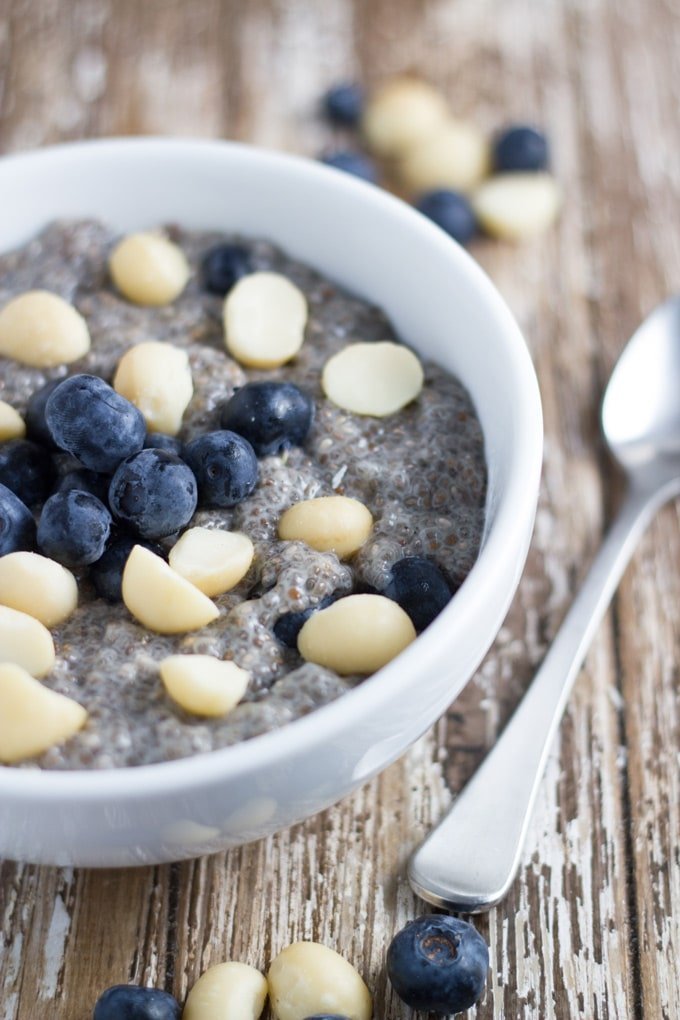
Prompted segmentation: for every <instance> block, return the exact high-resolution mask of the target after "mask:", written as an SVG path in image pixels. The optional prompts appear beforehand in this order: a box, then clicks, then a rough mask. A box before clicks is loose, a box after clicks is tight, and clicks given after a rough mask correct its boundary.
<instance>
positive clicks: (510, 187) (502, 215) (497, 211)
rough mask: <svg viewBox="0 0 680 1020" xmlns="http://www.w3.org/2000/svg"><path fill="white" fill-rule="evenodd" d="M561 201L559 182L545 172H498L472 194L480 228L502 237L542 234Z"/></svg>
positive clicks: (517, 237)
mask: <svg viewBox="0 0 680 1020" xmlns="http://www.w3.org/2000/svg"><path fill="white" fill-rule="evenodd" d="M561 203H562V193H561V190H560V186H559V184H558V183H557V181H556V180H555V178H554V177H552V176H551V175H550V174H545V173H507V174H498V175H497V176H496V177H491V178H490V179H489V180H488V181H487V182H486V183H485V184H482V186H481V187H480V188H479V189H478V190H477V191H476V192H475V194H474V195H473V196H472V207H473V209H474V211H475V215H476V216H477V219H478V220H479V223H480V225H481V226H482V228H483V229H484V230H485V231H486V233H487V234H490V235H491V236H492V237H499V238H502V239H503V240H505V241H523V240H524V239H525V238H527V237H534V236H536V235H537V234H542V233H543V232H544V231H545V230H547V229H548V227H550V226H552V224H553V223H554V222H555V219H556V218H557V214H558V212H559V210H560V205H561Z"/></svg>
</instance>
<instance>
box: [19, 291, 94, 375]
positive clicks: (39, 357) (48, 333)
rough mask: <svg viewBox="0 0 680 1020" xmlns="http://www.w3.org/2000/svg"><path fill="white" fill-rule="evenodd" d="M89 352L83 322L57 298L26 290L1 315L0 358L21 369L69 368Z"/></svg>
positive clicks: (85, 327) (83, 320)
mask: <svg viewBox="0 0 680 1020" xmlns="http://www.w3.org/2000/svg"><path fill="white" fill-rule="evenodd" d="M89 349H90V331H89V329H88V328H87V323H86V322H85V319H84V318H83V317H82V315H81V314H80V313H79V312H77V311H76V310H75V308H74V307H73V306H72V305H70V304H69V303H68V301H64V299H63V298H61V297H59V295H58V294H52V293H50V291H47V290H29V291H26V292H25V293H24V294H19V296H18V297H15V298H12V300H11V301H9V302H8V303H7V304H6V305H5V307H4V308H3V309H2V310H1V311H0V354H1V355H3V356H4V357H6V358H13V359H14V360H15V361H19V362H21V364H22V365H32V366H33V367H35V368H52V367H54V366H55V365H68V364H69V363H70V362H71V361H77V360H78V358H82V357H83V355H85V354H87V352H88V351H89Z"/></svg>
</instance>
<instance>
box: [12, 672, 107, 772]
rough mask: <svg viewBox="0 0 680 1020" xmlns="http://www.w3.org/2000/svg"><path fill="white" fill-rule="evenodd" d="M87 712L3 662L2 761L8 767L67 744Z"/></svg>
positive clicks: (82, 724) (83, 723)
mask: <svg viewBox="0 0 680 1020" xmlns="http://www.w3.org/2000/svg"><path fill="white" fill-rule="evenodd" d="M86 719H87V712H86V711H85V709H84V708H83V706H82V705H79V704H78V702H77V701H73V700H72V699H71V698H67V697H65V695H63V694H58V693H57V692H56V691H51V690H50V689H49V687H45V686H44V684H41V683H40V681H39V680H36V679H34V677H32V676H31V675H30V673H27V672H26V670H25V669H22V668H21V666H17V665H15V664H14V663H10V662H3V663H0V761H1V762H4V763H6V764H8V765H11V764H12V763H13V762H17V761H23V760H24V759H26V758H32V757H34V755H36V754H42V753H43V752H44V751H47V750H49V748H50V747H55V746H56V745H57V744H61V743H63V742H64V741H65V740H68V738H69V737H72V736H73V735H74V733H77V732H78V730H79V729H81V727H82V726H84V725H85V721H86Z"/></svg>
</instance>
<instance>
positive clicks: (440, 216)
mask: <svg viewBox="0 0 680 1020" xmlns="http://www.w3.org/2000/svg"><path fill="white" fill-rule="evenodd" d="M416 209H417V210H418V211H419V212H421V213H422V214H423V215H424V216H427V218H428V219H430V220H432V222H433V223H436V224H437V226H438V227H441V229H442V230H444V231H446V233H447V234H449V235H450V236H451V237H452V238H453V239H454V241H458V243H459V244H467V243H468V241H470V240H471V239H472V238H473V237H474V235H475V233H476V232H477V221H476V219H475V214H474V212H473V209H472V206H471V205H470V202H469V201H468V199H467V198H466V197H465V195H462V194H460V192H458V191H447V190H446V189H440V190H438V191H428V192H426V193H425V194H424V195H421V196H420V198H419V199H418V201H417V202H416Z"/></svg>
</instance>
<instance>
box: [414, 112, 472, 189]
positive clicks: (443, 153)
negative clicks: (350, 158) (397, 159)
mask: <svg viewBox="0 0 680 1020" xmlns="http://www.w3.org/2000/svg"><path fill="white" fill-rule="evenodd" d="M489 165H490V155H489V144H488V142H487V140H486V138H485V137H484V135H483V134H482V132H481V131H479V130H478V129H477V128H476V127H475V126H474V125H473V124H468V123H467V122H466V121H458V120H449V121H447V122H446V123H445V124H442V125H440V126H438V127H437V128H436V129H435V131H434V132H433V134H432V135H431V136H430V137H428V138H426V139H425V140H424V141H423V142H422V144H421V145H418V146H417V147H416V148H414V149H411V150H410V151H409V152H408V153H407V154H406V156H405V157H404V159H403V161H402V162H401V163H400V165H399V178H400V180H401V182H402V184H403V185H404V187H405V188H407V189H408V190H409V191H410V192H412V193H414V194H418V193H420V192H424V191H431V190H434V189H436V188H452V189H454V190H455V191H469V190H470V189H471V188H474V187H475V186H476V185H477V184H479V182H480V181H481V180H482V179H483V178H484V177H486V175H487V174H488V172H489Z"/></svg>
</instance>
